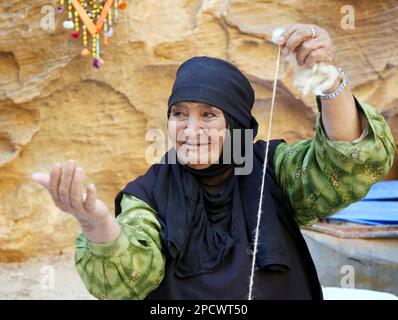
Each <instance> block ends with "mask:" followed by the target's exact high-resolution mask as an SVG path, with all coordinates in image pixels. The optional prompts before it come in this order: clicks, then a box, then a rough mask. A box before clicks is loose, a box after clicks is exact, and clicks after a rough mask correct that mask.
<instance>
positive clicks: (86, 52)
mask: <svg viewBox="0 0 398 320" xmlns="http://www.w3.org/2000/svg"><path fill="white" fill-rule="evenodd" d="M80 54H81V55H82V56H88V55H89V54H90V50H88V49H87V48H84V49H83V50H82V52H80Z"/></svg>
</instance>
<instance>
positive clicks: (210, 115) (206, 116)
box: [204, 112, 215, 118]
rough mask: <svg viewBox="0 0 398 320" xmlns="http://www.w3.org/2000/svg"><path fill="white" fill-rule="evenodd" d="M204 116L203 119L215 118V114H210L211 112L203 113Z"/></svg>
mask: <svg viewBox="0 0 398 320" xmlns="http://www.w3.org/2000/svg"><path fill="white" fill-rule="evenodd" d="M204 116H205V118H212V117H214V116H215V114H214V113H211V112H205V113H204Z"/></svg>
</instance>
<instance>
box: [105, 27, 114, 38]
mask: <svg viewBox="0 0 398 320" xmlns="http://www.w3.org/2000/svg"><path fill="white" fill-rule="evenodd" d="M104 36H105V37H107V38H112V36H113V28H110V29H109V30H108V31H107V32H105V33H104Z"/></svg>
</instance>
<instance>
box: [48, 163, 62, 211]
mask: <svg viewBox="0 0 398 320" xmlns="http://www.w3.org/2000/svg"><path fill="white" fill-rule="evenodd" d="M61 173H62V167H61V164H60V163H56V164H54V166H53V168H52V170H51V173H50V193H51V197H52V198H53V201H54V202H55V204H59V201H60V199H59V193H58V187H59V183H60V177H61Z"/></svg>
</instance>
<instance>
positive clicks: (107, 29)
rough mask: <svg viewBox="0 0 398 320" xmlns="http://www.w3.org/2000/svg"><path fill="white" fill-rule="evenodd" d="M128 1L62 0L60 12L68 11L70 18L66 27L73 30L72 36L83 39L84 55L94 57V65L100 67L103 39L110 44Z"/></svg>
mask: <svg viewBox="0 0 398 320" xmlns="http://www.w3.org/2000/svg"><path fill="white" fill-rule="evenodd" d="M126 7H127V2H126V1H124V0H60V6H59V7H58V13H63V12H64V11H67V13H68V20H65V21H64V22H63V27H64V28H65V29H69V30H73V31H72V33H71V37H72V38H75V39H78V38H82V40H83V50H82V51H81V55H82V56H89V55H90V54H91V55H92V57H93V66H94V67H95V68H100V66H101V63H103V62H104V61H103V60H102V59H101V40H102V44H105V45H107V44H109V42H110V38H112V36H113V26H114V25H115V24H116V23H117V22H118V18H119V9H121V10H124V9H126ZM89 35H91V45H92V46H91V51H90V49H89V46H88V36H89Z"/></svg>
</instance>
